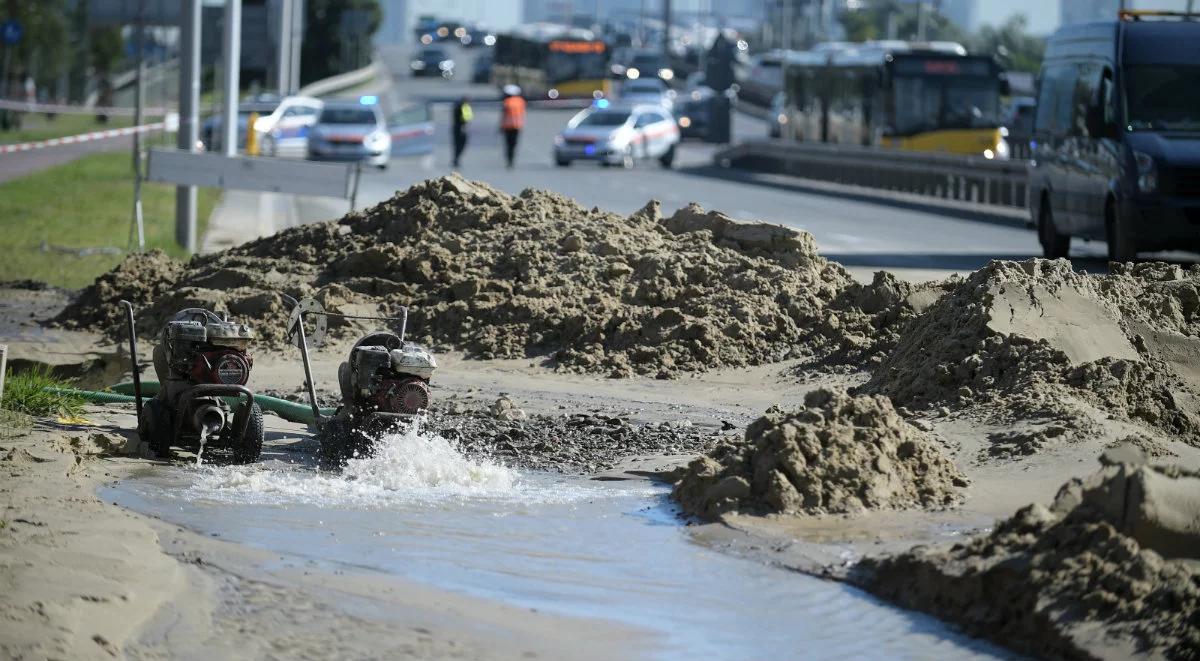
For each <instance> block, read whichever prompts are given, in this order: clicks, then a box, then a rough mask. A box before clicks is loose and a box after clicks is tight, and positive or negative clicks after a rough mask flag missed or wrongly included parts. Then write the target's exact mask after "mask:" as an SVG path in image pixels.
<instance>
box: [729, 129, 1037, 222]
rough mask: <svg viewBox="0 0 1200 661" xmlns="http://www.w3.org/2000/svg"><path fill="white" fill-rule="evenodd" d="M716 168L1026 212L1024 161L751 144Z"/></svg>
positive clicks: (734, 150) (845, 147) (785, 143)
mask: <svg viewBox="0 0 1200 661" xmlns="http://www.w3.org/2000/svg"><path fill="white" fill-rule="evenodd" d="M714 161H715V163H716V164H717V165H718V166H720V167H735V168H740V169H745V170H754V171H758V172H770V173H776V174H785V175H790V176H794V177H802V178H805V179H813V180H817V181H827V182H833V183H838V184H847V185H851V186H862V187H865V188H874V189H880V190H886V191H895V192H899V193H909V194H915V195H922V196H927V197H934V198H941V199H947V200H956V201H960V202H970V203H975V204H984V205H992V206H998V207H1007V208H1028V203H1027V202H1028V196H1029V185H1028V168H1029V165H1028V162H1027V161H1024V160H992V159H986V158H983V157H982V156H958V155H952V154H932V153H919V152H904V151H894V150H889V149H877V148H872V147H860V146H855V145H828V144H819V143H799V142H794V141H791V140H753V141H749V142H744V143H741V144H738V145H734V146H732V147H729V148H727V149H724V150H722V151H720V152H718V153H717V154H716V156H715V157H714Z"/></svg>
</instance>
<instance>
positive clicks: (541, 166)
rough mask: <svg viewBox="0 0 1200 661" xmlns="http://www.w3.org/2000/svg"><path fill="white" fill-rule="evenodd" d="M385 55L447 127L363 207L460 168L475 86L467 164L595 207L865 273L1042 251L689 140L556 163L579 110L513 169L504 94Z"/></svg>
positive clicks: (936, 268)
mask: <svg viewBox="0 0 1200 661" xmlns="http://www.w3.org/2000/svg"><path fill="white" fill-rule="evenodd" d="M385 56H386V57H385V61H386V62H388V64H389V68H390V69H391V71H392V72H393V74H394V77H393V79H392V84H391V87H390V89H388V90H384V91H382V95H383V96H384V97H385V98H386V99H387V100H388V102H389V103H394V102H398V101H400V100H413V99H418V100H427V101H433V102H435V103H434V109H435V110H434V113H435V119H436V121H437V126H438V136H437V140H438V142H437V148H436V150H435V152H434V153H433V154H432V155H430V156H426V157H421V158H407V159H396V160H394V161H393V162H392V164H391V167H390V168H389V169H388V170H387V171H384V172H374V171H372V172H369V173H366V172H364V176H363V178H362V181H361V186H360V190H359V197H358V204H359V206H365V205H369V204H372V203H375V202H378V201H380V200H383V199H386V198H388V197H390V196H391V195H392V194H393V193H394V192H395V191H396V190H398V189H403V188H406V187H407V186H409V185H411V184H412V183H415V182H418V181H421V180H424V179H428V178H431V177H437V176H441V175H445V174H448V173H449V172H450V171H451V168H450V165H449V163H450V137H449V128H448V127H449V123H450V118H449V113H450V104H449V103H448V100H449V99H452V98H455V97H457V96H459V95H461V94H468V95H470V96H471V97H472V98H474V99H476V101H475V102H474V103H473V105H474V109H475V120H474V122H473V123H472V125H471V130H470V134H469V142H468V146H467V150H466V153H465V155H464V158H463V163H462V167H461V168H460V170H459V171H460V172H461V173H462V174H463V175H464V176H466V177H469V178H472V179H478V180H482V181H485V182H487V183H489V184H491V185H493V186H495V187H497V188H500V189H502V190H505V191H509V192H512V193H517V192H520V191H521V190H523V189H525V188H528V187H536V188H545V189H550V190H553V191H556V192H559V193H562V194H565V195H568V196H571V197H573V198H575V199H577V200H579V201H580V202H581V203H583V204H584V205H586V206H593V205H594V206H598V207H600V208H602V209H608V210H612V211H616V212H619V213H629V212H632V211H634V210H636V209H639V208H641V207H642V206H643V205H644V204H645V203H646V202H647V201H648V200H650V199H657V200H659V201H660V202H662V205H663V209H664V212H665V213H670V212H671V211H673V210H674V209H676V208H678V207H681V206H684V205H686V204H687V203H689V202H697V203H699V204H700V205H701V206H703V207H705V208H706V209H717V210H720V211H723V212H725V213H727V214H729V215H730V216H733V217H735V218H739V219H744V220H750V219H758V220H765V221H769V222H773V223H780V224H783V225H787V226H790V227H795V228H800V229H804V230H807V231H809V232H811V233H812V234H813V235H814V237H815V238H816V239H817V242H818V245H819V246H820V248H821V251H822V253H823V254H825V255H826V256H827V257H830V258H833V259H836V260H838V261H841V262H842V263H843V264H845V265H847V266H849V267H852V268H854V269H855V270H856V271H858V272H860V273H862V272H869V270H873V269H881V268H887V269H891V270H899V271H901V272H905V271H909V272H911V273H912V276H911V277H918V278H919V277H922V274H923V272H929V273H928V277H934V276H938V275H941V274H943V273H944V272H945V271H960V272H961V271H967V270H972V269H976V268H979V267H980V266H982V265H984V264H985V263H987V261H988V260H991V259H996V258H1003V259H1024V258H1028V257H1033V256H1036V255H1038V254H1040V251H1039V247H1038V244H1037V240H1036V237H1035V235H1034V233H1033V232H1032V231H1030V230H1029V229H1027V228H1025V227H1023V226H1021V225H1020V224H1019V223H1013V222H1012V221H1003V220H997V219H995V218H992V217H989V216H987V215H986V214H979V215H975V214H970V213H967V214H957V215H949V214H945V213H935V212H929V211H925V210H920V209H913V208H911V207H906V206H904V205H900V204H891V203H887V202H879V201H864V200H862V199H857V198H854V197H850V196H844V195H837V194H828V193H820V192H803V191H796V190H790V189H785V188H781V187H778V186H770V185H756V184H753V183H747V182H745V181H738V180H733V179H730V178H728V177H725V178H722V177H721V176H720V175H719V171H714V169H713V168H711V167H709V165H710V163H711V157H712V154H713V152H714V150H715V148H714V147H713V146H711V145H705V144H701V143H690V142H689V143H685V145H683V146H682V147H681V149H680V151H679V153H678V157H677V159H676V166H675V168H674V169H671V170H667V169H663V168H662V167H660V166H659V165H658V163H657V162H647V163H640V164H638V166H637V167H635V168H634V169H632V170H621V169H616V168H601V167H600V166H598V165H594V164H591V163H575V164H573V165H571V166H570V167H567V168H561V167H557V166H555V165H554V162H553V160H552V156H551V147H552V144H553V142H552V141H553V138H554V135H555V133H556V132H557V131H558V130H559V129H560V128H561V127H562V126H563V124H565V123H566V121H567V120H568V119H569V118H570V117H571V116H572V114H573V113H574V112H576V111H575V110H571V109H547V108H533V109H531V110H530V111H529V113H528V119H527V127H526V130H525V131H524V132H523V134H522V136H521V142H520V145H519V149H518V156H517V167H515V168H514V169H512V170H508V169H505V168H504V166H503V160H502V153H501V150H502V145H501V136H500V134H499V130H498V125H499V114H498V107H497V106H496V105H495V104H494V103H491V104H489V103H486V102H485V101H484V100H485V99H495V98H496V91H495V90H494V89H493V88H490V87H488V86H481V85H470V84H467V83H464V82H459V81H458V80H454V81H445V80H441V79H426V78H422V79H414V78H412V77H411V76H410V75H408V71H407V61H408V57H407V54H406V53H404V52H402V51H400V52H397V51H393V52H391V53H387V54H385ZM470 57H471V55H470V52H469V51H468V52H467V55H466V59H465V60H464V59H463V57H462V56H461V55H460V57H459V60H460V61H459V68H460V71H461V72H463V73H469V71H470V61H469V58H470ZM734 132H735V140H736V139H737V136H745V137H751V136H759V135H763V134H764V133H765V126H764V124H763V123H762V122H761V121H759V120H757V119H753V118H750V117H748V116H744V115H739V116H738V117H737V118H736V121H735V124H734ZM298 208H299V213H300V217H301V220H303V221H313V220H326V219H329V218H334V217H338V216H340V215H341V214H342V213H344V212H345V209H346V207H345V203H344V202H340V201H331V200H318V199H315V198H306V199H304V200H302V201H301V202H300V204H299V205H298ZM1074 250H1075V254H1077V255H1078V256H1079V257H1080V258H1081V259H1079V260H1078V261H1077V265H1078V266H1079V267H1081V268H1088V269H1096V268H1099V269H1103V268H1104V262H1103V259H1102V256H1103V254H1104V246H1103V244H1091V245H1088V244H1081V245H1079V246H1078V247H1076V248H1075V249H1074Z"/></svg>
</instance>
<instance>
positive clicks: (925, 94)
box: [892, 76, 942, 135]
mask: <svg viewBox="0 0 1200 661" xmlns="http://www.w3.org/2000/svg"><path fill="white" fill-rule="evenodd" d="M938 87H939V85H938V83H937V81H936V80H929V79H926V78H910V77H907V76H906V77H902V78H896V79H895V80H894V81H893V82H892V90H893V98H895V100H896V101H895V103H896V120H895V125H894V126H893V127H892V129H893V131H894V132H895V134H896V135H915V134H917V133H921V132H923V131H932V130H934V129H936V128H937V127H938V120H939V115H940V113H941V105H942V104H941V91H940V90H939V89H938Z"/></svg>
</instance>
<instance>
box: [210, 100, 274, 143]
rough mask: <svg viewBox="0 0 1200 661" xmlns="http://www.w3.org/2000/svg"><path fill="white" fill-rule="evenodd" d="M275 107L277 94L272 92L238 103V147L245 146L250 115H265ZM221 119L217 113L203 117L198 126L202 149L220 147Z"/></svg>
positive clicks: (222, 123)
mask: <svg viewBox="0 0 1200 661" xmlns="http://www.w3.org/2000/svg"><path fill="white" fill-rule="evenodd" d="M277 107H279V96H277V95H274V94H260V95H258V96H256V97H254V98H252V99H250V100H248V101H243V102H242V103H240V104H239V105H238V137H237V142H238V149H244V148H245V147H246V135H247V128H248V127H249V126H250V115H252V114H258V116H259V117H266V116H267V115H270V114H271V113H272V112H274V111H275V108H277ZM222 120H223V118H222V116H221V115H220V113H218V114H215V115H212V116H210V117H208V118H207V119H205V120H204V123H203V124H202V125H201V126H200V144H202V145H203V146H204V149H206V150H208V151H213V150H217V149H220V148H221V145H220V142H221V136H222V135H223V133H222V132H221V127H222V126H223V125H224V122H223V121H222Z"/></svg>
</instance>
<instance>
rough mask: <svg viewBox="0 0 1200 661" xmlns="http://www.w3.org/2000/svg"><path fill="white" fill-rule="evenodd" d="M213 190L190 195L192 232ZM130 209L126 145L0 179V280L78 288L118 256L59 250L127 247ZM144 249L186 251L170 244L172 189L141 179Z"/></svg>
mask: <svg viewBox="0 0 1200 661" xmlns="http://www.w3.org/2000/svg"><path fill="white" fill-rule="evenodd" d="M219 195H220V191H218V190H215V189H206V188H201V189H200V190H199V194H198V195H197V198H198V202H197V218H198V220H199V232H198V236H202V235H203V232H204V228H205V226H206V225H207V224H208V216H209V214H211V213H212V209H213V206H214V205H215V204H216V201H217V198H218V196H219ZM132 214H133V165H132V164H131V163H130V155H129V152H127V151H120V152H104V153H98V154H89V155H87V156H83V157H81V158H79V159H77V160H75V161H72V162H70V163H67V164H65V165H60V166H57V167H53V168H48V169H45V170H42V171H39V172H35V173H33V174H30V175H27V176H24V177H20V178H18V179H13V180H11V181H7V182H4V183H0V223H2V224H3V227H4V231H3V232H0V253H2V254H3V255H4V259H0V280H22V279H31V280H40V281H43V282H48V283H50V284H52V285H57V286H60V287H69V288H72V289H77V288H79V287H83V286H85V285H88V284H91V282H92V281H93V280H95V278H96V276H98V275H100V274H101V273H104V272H105V271H108V270H109V269H111V268H112V267H113V266H115V265H116V264H117V262H119V261H121V258H122V257H123V255H121V254H102V253H100V254H86V255H79V254H75V253H68V252H63V251H61V250H56V249H55V248H56V247H57V248H68V249H72V250H79V249H86V248H105V247H112V248H119V249H121V250H122V251H124V250H125V249H126V248H127V247H128V241H129V226H130V218H131V217H132ZM142 217H143V222H144V225H145V229H146V248H147V249H149V248H161V249H163V250H165V251H166V252H167V253H169V254H171V255H174V256H176V257H185V256H186V255H185V253H184V251H183V249H182V248H180V247H178V246H177V245H176V244H175V187H174V186H171V185H168V184H152V183H146V184H143V185H142Z"/></svg>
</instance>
